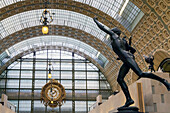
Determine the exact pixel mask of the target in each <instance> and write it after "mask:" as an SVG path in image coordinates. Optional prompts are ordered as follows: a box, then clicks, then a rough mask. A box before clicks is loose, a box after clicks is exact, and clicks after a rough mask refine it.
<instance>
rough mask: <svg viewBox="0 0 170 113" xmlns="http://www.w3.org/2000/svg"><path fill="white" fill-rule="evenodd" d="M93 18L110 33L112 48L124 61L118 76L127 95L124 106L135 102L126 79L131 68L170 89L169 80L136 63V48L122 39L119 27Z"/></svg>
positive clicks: (141, 75) (139, 74)
mask: <svg viewBox="0 0 170 113" xmlns="http://www.w3.org/2000/svg"><path fill="white" fill-rule="evenodd" d="M93 20H94V22H95V23H96V24H97V26H98V27H99V28H100V29H101V30H103V31H104V32H105V33H107V34H109V35H110V39H111V45H112V49H113V51H114V52H115V53H116V54H117V55H118V57H119V59H120V60H121V61H122V62H123V65H122V66H121V68H120V70H119V75H118V78H117V82H118V83H119V85H120V86H121V88H122V91H123V93H124V95H125V97H126V103H125V104H124V105H123V106H122V107H129V106H130V105H131V104H133V103H134V101H133V100H132V98H131V96H130V93H129V90H128V87H127V84H126V83H125V81H124V78H125V76H126V74H127V73H128V71H129V69H132V70H133V71H134V72H135V73H136V74H137V75H138V76H139V78H141V77H145V78H151V79H154V80H158V81H160V82H161V83H163V84H164V85H165V86H166V88H167V90H168V91H170V83H168V81H167V80H165V79H162V78H161V77H158V76H156V75H154V74H153V73H145V72H142V70H141V69H140V68H139V66H138V64H137V63H136V61H135V58H134V55H133V53H134V52H135V49H134V48H132V47H131V44H128V45H127V43H126V42H125V43H126V44H125V43H124V42H123V41H124V40H122V39H120V34H121V31H120V30H119V29H118V28H117V27H115V28H113V29H110V30H107V29H106V28H105V27H104V26H103V25H102V24H101V23H100V22H99V21H98V20H97V18H93ZM130 41H131V39H130ZM130 43H131V42H130ZM122 107H120V108H122Z"/></svg>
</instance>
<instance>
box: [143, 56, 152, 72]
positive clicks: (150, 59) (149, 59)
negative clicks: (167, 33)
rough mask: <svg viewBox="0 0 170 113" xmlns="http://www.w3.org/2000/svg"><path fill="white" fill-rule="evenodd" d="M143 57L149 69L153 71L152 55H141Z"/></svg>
mask: <svg viewBox="0 0 170 113" xmlns="http://www.w3.org/2000/svg"><path fill="white" fill-rule="evenodd" d="M143 56H144V58H145V61H146V62H147V63H148V64H149V69H150V70H151V72H152V71H154V72H155V69H154V67H153V65H154V63H153V60H154V56H152V55H150V56H149V57H147V56H145V55H143Z"/></svg>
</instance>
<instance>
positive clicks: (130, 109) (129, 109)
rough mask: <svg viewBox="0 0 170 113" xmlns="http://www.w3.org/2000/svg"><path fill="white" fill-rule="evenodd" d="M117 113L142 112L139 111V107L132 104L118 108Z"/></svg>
mask: <svg viewBox="0 0 170 113" xmlns="http://www.w3.org/2000/svg"><path fill="white" fill-rule="evenodd" d="M117 110H118V112H117V113H141V112H139V111H138V110H139V108H137V107H135V106H132V107H122V108H118V109H117Z"/></svg>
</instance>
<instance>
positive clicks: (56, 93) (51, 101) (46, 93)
mask: <svg viewBox="0 0 170 113" xmlns="http://www.w3.org/2000/svg"><path fill="white" fill-rule="evenodd" d="M65 97H66V93H65V89H64V87H63V86H62V85H61V84H60V83H59V82H58V81H57V80H54V79H52V80H50V81H49V82H48V83H46V84H45V85H44V86H43V87H42V90H41V102H43V104H44V105H45V106H50V107H52V108H53V107H57V106H61V105H62V104H63V101H65V100H64V99H65Z"/></svg>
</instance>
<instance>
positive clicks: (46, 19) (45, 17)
mask: <svg viewBox="0 0 170 113" xmlns="http://www.w3.org/2000/svg"><path fill="white" fill-rule="evenodd" d="M46 8H47V2H45V10H44V11H43V12H42V16H41V18H40V22H41V23H42V24H43V27H42V33H43V34H47V33H48V24H50V23H51V22H52V21H53V18H52V16H51V13H50V12H49V11H48V10H47V9H46Z"/></svg>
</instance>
